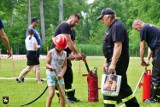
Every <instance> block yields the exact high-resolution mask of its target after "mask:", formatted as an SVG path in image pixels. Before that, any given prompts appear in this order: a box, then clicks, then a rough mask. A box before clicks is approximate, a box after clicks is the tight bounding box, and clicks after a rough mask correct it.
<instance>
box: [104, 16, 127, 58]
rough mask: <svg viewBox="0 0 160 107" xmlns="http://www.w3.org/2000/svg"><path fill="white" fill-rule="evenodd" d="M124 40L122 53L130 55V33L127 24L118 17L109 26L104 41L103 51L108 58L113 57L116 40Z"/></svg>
mask: <svg viewBox="0 0 160 107" xmlns="http://www.w3.org/2000/svg"><path fill="white" fill-rule="evenodd" d="M116 41H120V42H122V52H121V56H122V55H128V50H129V46H128V42H129V39H128V33H127V30H126V27H125V25H124V24H123V23H122V22H121V21H120V20H118V19H116V20H115V21H114V22H113V23H112V24H111V26H110V27H109V28H108V30H107V32H106V34H105V36H104V42H103V53H104V56H105V57H106V58H107V59H110V58H112V55H113V48H114V42H116Z"/></svg>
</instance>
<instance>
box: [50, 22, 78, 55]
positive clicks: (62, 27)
mask: <svg viewBox="0 0 160 107" xmlns="http://www.w3.org/2000/svg"><path fill="white" fill-rule="evenodd" d="M58 34H70V35H71V39H72V41H74V40H75V36H76V32H75V30H74V29H73V28H71V27H70V26H69V25H68V23H66V22H62V23H61V24H59V25H58V27H57V28H56V30H55V33H54V36H57V35H58ZM53 46H54V44H53ZM65 51H66V52H67V53H68V54H69V53H71V50H70V49H69V48H66V49H65Z"/></svg>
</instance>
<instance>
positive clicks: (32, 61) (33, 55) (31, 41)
mask: <svg viewBox="0 0 160 107" xmlns="http://www.w3.org/2000/svg"><path fill="white" fill-rule="evenodd" d="M28 33H29V34H28V36H27V37H26V39H25V46H26V50H27V55H26V56H27V67H26V68H24V69H23V70H22V71H21V73H20V74H19V76H18V78H16V81H17V82H18V83H21V82H23V81H24V76H25V75H26V74H27V73H28V72H29V71H30V70H31V69H32V68H33V67H35V70H36V72H37V74H39V75H36V76H38V77H37V78H40V73H38V72H40V71H39V70H40V69H39V58H38V56H37V49H38V48H40V45H38V43H37V41H36V39H35V37H34V36H33V35H34V31H33V29H30V30H29V31H28ZM38 84H42V82H41V80H40V79H39V80H38Z"/></svg>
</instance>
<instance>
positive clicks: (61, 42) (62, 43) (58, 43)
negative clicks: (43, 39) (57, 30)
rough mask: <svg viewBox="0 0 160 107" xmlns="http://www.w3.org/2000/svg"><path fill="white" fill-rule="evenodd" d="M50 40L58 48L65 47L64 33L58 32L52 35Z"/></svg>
mask: <svg viewBox="0 0 160 107" xmlns="http://www.w3.org/2000/svg"><path fill="white" fill-rule="evenodd" d="M52 40H53V42H54V44H55V45H56V46H57V47H58V48H60V49H65V48H67V38H66V36H64V34H59V35H57V36H56V37H53V38H52Z"/></svg>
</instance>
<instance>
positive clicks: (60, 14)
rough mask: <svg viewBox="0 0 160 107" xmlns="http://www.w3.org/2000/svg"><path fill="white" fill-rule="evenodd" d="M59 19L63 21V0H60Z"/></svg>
mask: <svg viewBox="0 0 160 107" xmlns="http://www.w3.org/2000/svg"><path fill="white" fill-rule="evenodd" d="M59 21H63V0H59Z"/></svg>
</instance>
